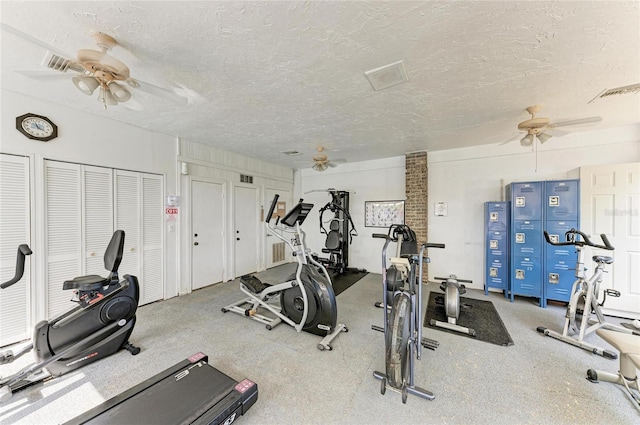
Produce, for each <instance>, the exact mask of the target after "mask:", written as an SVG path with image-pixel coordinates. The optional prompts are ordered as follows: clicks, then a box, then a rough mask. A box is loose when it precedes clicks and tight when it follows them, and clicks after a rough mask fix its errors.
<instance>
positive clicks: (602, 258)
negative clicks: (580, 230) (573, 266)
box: [593, 255, 613, 264]
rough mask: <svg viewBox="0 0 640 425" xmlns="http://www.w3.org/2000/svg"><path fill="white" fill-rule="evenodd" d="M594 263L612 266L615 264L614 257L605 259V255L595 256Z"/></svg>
mask: <svg viewBox="0 0 640 425" xmlns="http://www.w3.org/2000/svg"><path fill="white" fill-rule="evenodd" d="M593 261H595V262H596V263H604V264H611V263H613V257H605V256H604V255H594V256H593Z"/></svg>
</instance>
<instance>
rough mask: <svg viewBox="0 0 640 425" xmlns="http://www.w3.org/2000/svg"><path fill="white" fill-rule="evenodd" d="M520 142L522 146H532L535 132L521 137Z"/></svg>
mask: <svg viewBox="0 0 640 425" xmlns="http://www.w3.org/2000/svg"><path fill="white" fill-rule="evenodd" d="M520 144H521V145H522V146H531V145H532V144H533V134H527V135H526V136H524V137H523V138H522V139H520Z"/></svg>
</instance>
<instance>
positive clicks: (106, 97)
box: [98, 86, 118, 109]
mask: <svg viewBox="0 0 640 425" xmlns="http://www.w3.org/2000/svg"><path fill="white" fill-rule="evenodd" d="M98 102H100V103H102V104H103V105H104V109H107V105H110V106H115V105H117V104H118V101H117V100H116V99H115V98H114V97H113V95H112V94H111V91H110V90H109V89H108V88H107V87H105V86H100V94H99V95H98Z"/></svg>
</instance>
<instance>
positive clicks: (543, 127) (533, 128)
mask: <svg viewBox="0 0 640 425" xmlns="http://www.w3.org/2000/svg"><path fill="white" fill-rule="evenodd" d="M541 109H542V106H540V105H533V106H529V107H528V108H526V111H527V112H528V113H529V114H531V118H529V119H528V120H526V121H522V122H521V123H520V124H518V130H520V132H525V133H526V134H525V136H524V137H523V138H522V139H520V144H521V145H522V146H531V145H532V144H533V142H534V140H535V139H537V140H538V141H539V142H540V143H545V142H546V141H547V140H549V139H550V138H551V137H552V136H553V135H556V136H562V135H564V134H566V133H564V132H560V131H558V130H555V129H556V128H557V127H565V126H569V125H578V124H588V123H593V122H599V121H602V117H597V116H596V117H587V118H580V119H577V120H571V121H562V122H555V123H552V122H551V120H550V119H549V118H546V117H536V114H537V113H538V112H540V110H541ZM511 141H512V139H509V140H508V141H507V142H504V143H502V144H503V145H504V144H506V143H509V142H511Z"/></svg>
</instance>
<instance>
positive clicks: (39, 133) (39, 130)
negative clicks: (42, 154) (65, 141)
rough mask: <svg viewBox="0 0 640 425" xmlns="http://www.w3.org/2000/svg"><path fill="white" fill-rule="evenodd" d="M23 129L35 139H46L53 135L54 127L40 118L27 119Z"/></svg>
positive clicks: (23, 123) (24, 121) (23, 122)
mask: <svg viewBox="0 0 640 425" xmlns="http://www.w3.org/2000/svg"><path fill="white" fill-rule="evenodd" d="M22 129H23V130H24V131H26V132H27V133H29V134H31V135H32V136H34V137H38V138H45V137H49V136H51V135H52V134H53V126H52V125H51V124H49V122H48V121H46V120H43V119H42V118H38V117H27V118H25V119H24V120H23V121H22Z"/></svg>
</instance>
